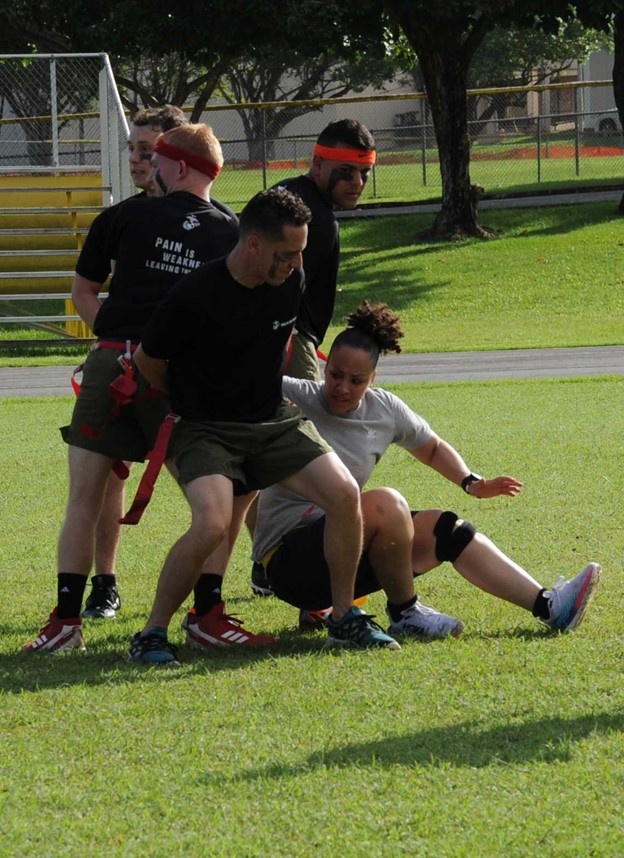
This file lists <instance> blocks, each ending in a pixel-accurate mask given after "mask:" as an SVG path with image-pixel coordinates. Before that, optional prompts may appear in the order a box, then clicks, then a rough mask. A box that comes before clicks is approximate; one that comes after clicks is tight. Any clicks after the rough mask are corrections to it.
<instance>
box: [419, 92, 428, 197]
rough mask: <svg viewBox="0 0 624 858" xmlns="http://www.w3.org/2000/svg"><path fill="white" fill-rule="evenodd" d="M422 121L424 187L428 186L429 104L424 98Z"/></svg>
mask: <svg viewBox="0 0 624 858" xmlns="http://www.w3.org/2000/svg"><path fill="white" fill-rule="evenodd" d="M420 122H421V128H422V133H421V135H420V140H421V145H420V151H421V154H422V180H423V188H426V187H427V105H426V104H425V99H424V98H423V99H422V101H421V102H420Z"/></svg>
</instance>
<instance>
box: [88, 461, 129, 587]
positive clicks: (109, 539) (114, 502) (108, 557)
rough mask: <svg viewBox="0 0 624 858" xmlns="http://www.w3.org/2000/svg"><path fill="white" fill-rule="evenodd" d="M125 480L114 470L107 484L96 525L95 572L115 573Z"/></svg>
mask: <svg viewBox="0 0 624 858" xmlns="http://www.w3.org/2000/svg"><path fill="white" fill-rule="evenodd" d="M124 503H125V493H124V480H120V479H119V477H118V476H117V474H115V473H114V471H111V472H110V475H109V477H108V482H107V484H106V494H105V495H104V503H103V504H102V509H101V510H100V515H99V516H98V520H97V524H96V527H95V574H96V575H114V574H115V571H116V565H117V550H118V548H119V537H120V534H121V525H120V524H119V519H120V518H122V516H123V514H124V511H125V510H124Z"/></svg>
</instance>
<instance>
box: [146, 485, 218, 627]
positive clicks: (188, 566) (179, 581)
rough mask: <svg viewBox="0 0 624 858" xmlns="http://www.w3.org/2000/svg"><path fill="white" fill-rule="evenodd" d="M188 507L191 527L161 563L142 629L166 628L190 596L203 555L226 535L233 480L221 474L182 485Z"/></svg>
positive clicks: (213, 549) (204, 558)
mask: <svg viewBox="0 0 624 858" xmlns="http://www.w3.org/2000/svg"><path fill="white" fill-rule="evenodd" d="M184 493H185V494H186V498H187V500H188V502H189V505H190V507H191V513H192V518H191V526H190V527H189V529H188V530H187V532H186V533H185V534H184V535H183V536H182V537H180V539H178V541H177V542H176V543H175V544H174V546H173V548H172V549H171V551H170V552H169V554H168V556H167V559H166V560H165V565H164V566H163V569H162V572H161V573H160V578H159V579H158V587H157V589H156V598H155V600H154V605H153V607H152V611H151V613H150V616H149V618H148V621H147V623H146V625H145V629H150V628H153V627H154V626H159V627H161V628H165V629H166V628H167V627H168V626H169V623H170V622H171V618H172V617H173V615H174V613H175V612H176V611H177V610H178V608H179V607H180V605H181V604H182V602H183V601H184V600H185V599H186V597H187V596H188V595H189V593H190V592H191V590H192V589H193V587H194V586H195V583H196V581H197V579H198V578H199V575H200V574H201V569H202V566H203V564H204V562H205V560H206V558H207V557H208V556H209V555H210V554H212V552H213V551H215V550H216V549H217V548H218V547H219V546H220V545H221V543H222V542H226V543H227V536H228V531H229V527H230V523H231V520H232V507H233V498H232V483H231V481H230V480H229V479H228V478H227V477H224V476H221V475H220V474H217V475H212V476H206V477H199V478H198V479H196V480H193V481H192V482H190V483H188V484H187V485H186V486H184Z"/></svg>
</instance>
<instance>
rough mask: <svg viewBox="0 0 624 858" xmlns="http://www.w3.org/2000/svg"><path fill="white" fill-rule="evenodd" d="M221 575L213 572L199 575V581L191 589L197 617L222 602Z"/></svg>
mask: <svg viewBox="0 0 624 858" xmlns="http://www.w3.org/2000/svg"><path fill="white" fill-rule="evenodd" d="M222 584H223V575H217V574H215V573H214V572H204V573H202V574H201V575H200V576H199V581H198V582H197V584H195V587H194V589H193V596H194V599H195V601H194V604H193V607H194V608H195V613H196V614H197V616H198V617H201V616H202V614H207V613H208V611H209V610H210V609H211V608H214V606H215V605H218V604H219V602H222V601H223V599H222V596H221V585H222Z"/></svg>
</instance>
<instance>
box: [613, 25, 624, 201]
mask: <svg viewBox="0 0 624 858" xmlns="http://www.w3.org/2000/svg"><path fill="white" fill-rule="evenodd" d="M613 47H614V52H613V95H614V97H615V104H616V106H617V109H618V116H619V117H620V125H621V126H622V128H624V12H618V13H617V15H616V16H615V18H614V21H613ZM618 212H619V213H620V214H624V194H623V195H622V199H621V200H620V204H619V206H618Z"/></svg>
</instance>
